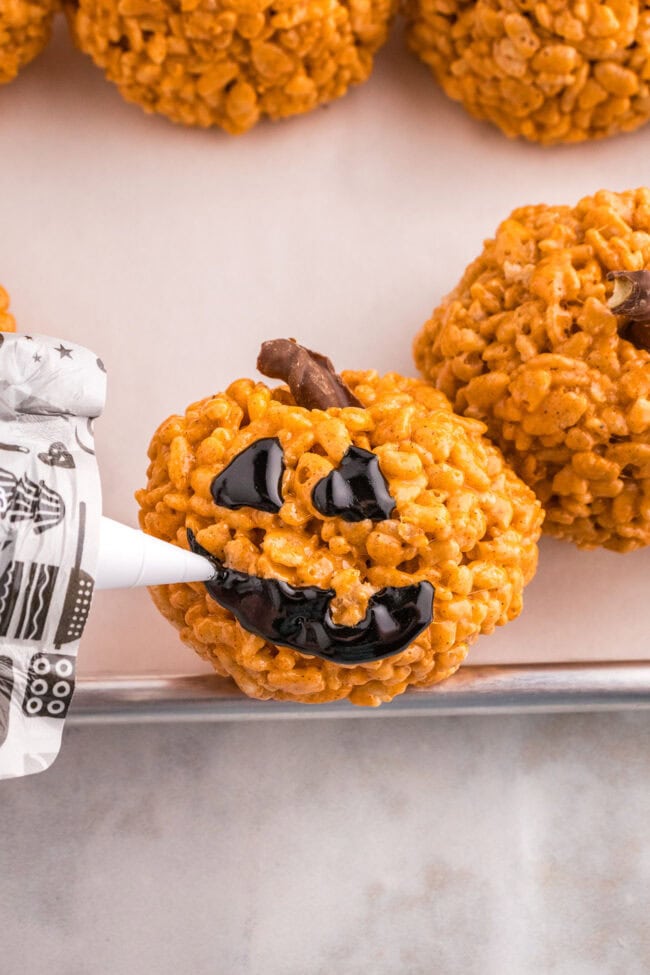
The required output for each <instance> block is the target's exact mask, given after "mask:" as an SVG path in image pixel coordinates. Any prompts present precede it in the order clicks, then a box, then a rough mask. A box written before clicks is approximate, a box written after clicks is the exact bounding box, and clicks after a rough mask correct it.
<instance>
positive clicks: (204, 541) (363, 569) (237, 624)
mask: <svg viewBox="0 0 650 975" xmlns="http://www.w3.org/2000/svg"><path fill="white" fill-rule="evenodd" d="M280 345H281V350H280V351H281V352H282V354H283V355H284V354H285V353H287V354H288V353H290V354H289V355H288V358H289V359H290V360H291V363H290V366H289V368H287V363H286V362H285V363H284V365H283V364H282V363H281V362H279V361H275V360H274V363H273V364H272V365H269V361H268V359H269V356H266V358H265V361H264V362H260V371H262V372H264V373H265V374H266V375H271V376H272V377H273V378H277V379H284V381H285V382H286V386H276V387H275V388H270V387H269V386H268V385H266V384H264V383H260V382H255V381H254V380H249V379H242V380H238V381H237V382H235V383H233V384H232V385H231V386H229V387H228V389H227V390H226V391H225V392H224V393H219V394H217V395H215V396H212V397H209V398H208V399H205V400H202V401H200V402H198V403H194V404H193V405H192V406H190V407H189V408H188V410H187V412H186V413H185V415H184V416H174V417H170V418H169V420H167V421H166V422H165V423H163V424H162V426H161V427H160V428H159V429H158V431H157V433H156V434H155V436H154V439H153V441H152V444H151V447H150V451H149V456H150V460H151V465H150V468H149V481H148V485H147V487H146V489H144V490H143V491H140V492H138V495H137V497H138V500H139V502H140V506H141V513H140V523H141V525H142V527H143V528H144V529H145V531H148V532H150V533H151V534H153V535H156V536H157V537H159V538H163V539H166V540H169V541H173V542H174V543H176V544H179V545H183V546H186V545H187V544H188V542H189V543H190V545H191V547H192V548H193V549H194V550H195V551H197V552H200V553H202V554H203V555H205V556H206V557H208V558H210V559H211V560H212V563H213V565H214V568H215V575H214V579H212V580H211V581H210V582H209V583H208V584H207V586H204V584H203V583H196V584H192V585H187V584H179V585H176V586H161V587H156V588H155V589H154V590H153V593H152V595H153V597H154V600H155V602H156V604H157V605H158V606H159V608H160V609H161V611H162V612H163V613H164V615H165V616H166V617H167V618H168V619H169V620H171V621H172V622H173V623H174V625H176V626H177V627H178V628H179V629H180V631H181V635H182V638H183V639H184V640H185V641H186V642H188V643H189V644H190V645H191V646H192V647H194V648H195V649H196V650H197V652H198V653H199V654H200V655H201V656H203V657H205V658H206V659H207V660H209V661H210V662H211V664H212V665H213V667H214V668H215V670H217V672H218V673H220V674H223V675H230V676H231V677H233V678H234V680H235V681H236V682H237V684H238V685H239V687H240V688H241V689H242V690H244V691H245V692H246V693H247V694H249V695H251V696H253V697H259V698H270V697H273V698H280V699H284V700H297V701H304V702H312V703H313V702H321V701H332V700H337V699H341V698H345V697H347V698H349V699H350V700H351V701H352V702H353V703H356V704H366V705H374V704H379V703H381V702H382V701H386V700H390V699H391V698H392V697H394V696H395V695H396V694H400V693H402V691H404V690H405V689H406V687H408V686H409V685H415V686H418V687H425V686H428V685H430V684H433V683H436V682H437V681H440V680H442V679H444V678H445V677H447V676H449V674H451V673H453V672H454V671H455V670H456V669H457V668H458V666H459V665H460V663H461V662H462V660H463V659H464V657H465V655H466V653H467V649H468V646H469V644H470V643H471V642H473V640H474V639H475V638H476V637H477V636H478V634H479V633H480V632H490V631H491V630H492V629H493V628H494V627H495V626H496V625H499V624H501V623H505V622H507V621H508V620H509V619H513V618H514V617H515V616H516V615H518V613H519V611H520V609H521V602H522V599H521V597H522V589H523V586H524V584H525V582H527V581H528V580H529V578H530V577H531V576H532V574H533V572H534V568H535V564H536V556H537V546H536V542H537V537H538V535H539V530H540V521H541V512H540V506H539V504H538V503H537V502H536V501H535V499H534V497H533V494H532V492H531V491H529V489H527V488H526V487H525V486H524V485H523V484H522V482H521V481H519V480H518V478H517V477H515V475H514V474H513V473H512V471H511V470H509V468H507V467H506V465H505V464H504V462H503V458H502V457H501V455H500V454H499V452H498V451H497V450H496V449H495V448H494V447H492V446H491V445H490V444H489V443H488V442H487V441H485V440H484V439H483V438H482V436H481V432H482V427H481V425H480V424H478V423H476V422H474V421H469V420H465V419H463V418H460V417H457V416H455V415H454V414H453V412H452V411H451V408H450V406H449V403H448V401H447V400H446V399H445V397H444V396H443V395H442V394H441V393H439V392H438V391H436V390H435V389H434V388H433V387H432V386H431V384H430V383H427V382H424V381H422V380H414V379H407V378H404V377H402V376H398V375H397V374H390V375H387V376H384V377H379V376H378V375H377V374H376V373H374V372H357V373H344V374H343V376H342V380H344V382H342V380H341V379H340V378H339V377H338V376H336V374H334V373H333V371H332V372H330V371H329V370H331V364H330V365H329V366H328V365H327V361H326V360H323V359H322V357H318V356H316V355H315V354H314V353H307V352H306V350H300V347H299V346H294V345H292V344H291V343H284V344H282V343H280ZM287 347H288V349H287ZM276 351H277V350H276ZM271 358H272V357H271ZM279 358H282V356H279ZM287 387H288V388H287Z"/></svg>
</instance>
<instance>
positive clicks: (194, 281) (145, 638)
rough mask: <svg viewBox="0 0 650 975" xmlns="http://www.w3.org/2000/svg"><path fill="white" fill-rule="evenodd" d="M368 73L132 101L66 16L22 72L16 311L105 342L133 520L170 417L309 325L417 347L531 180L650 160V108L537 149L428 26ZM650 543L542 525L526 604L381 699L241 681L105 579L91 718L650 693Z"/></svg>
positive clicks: (619, 176) (87, 666)
mask: <svg viewBox="0 0 650 975" xmlns="http://www.w3.org/2000/svg"><path fill="white" fill-rule="evenodd" d="M401 35H402V29H401V26H400V25H399V23H398V24H397V25H396V26H395V29H394V31H393V34H392V38H391V40H390V42H389V44H388V45H387V47H386V48H385V49H384V50H383V51H382V52H380V54H379V56H378V58H377V62H376V68H375V71H374V73H373V75H372V77H371V79H370V80H369V81H368V83H367V84H365V85H363V86H362V87H360V88H358V89H356V90H355V91H353V92H351V93H350V94H349V95H347V96H346V97H345V98H344V99H342V100H340V101H339V102H337V103H336V104H333V105H331V106H329V107H328V109H327V110H326V111H315V112H312V113H311V114H309V115H307V116H304V117H302V118H296V119H294V120H291V121H287V122H283V123H277V124H275V125H270V124H265V125H260V126H258V127H257V128H256V129H255V130H254V131H252V132H251V133H249V134H247V135H246V136H243V137H241V138H231V137H227V136H225V135H223V134H221V133H219V132H206V131H198V130H196V131H195V130H189V129H183V128H181V127H178V126H174V125H172V124H170V123H169V122H167V121H166V120H164V119H162V118H155V117H151V116H146V115H144V114H143V113H142V112H141V111H140V110H139V109H138V108H137V107H134V106H131V105H128V104H127V103H126V102H124V101H123V100H122V99H121V97H120V96H119V94H118V93H117V91H116V90H115V88H114V87H112V86H111V85H109V84H108V83H107V82H106V81H105V80H104V79H103V76H102V74H101V72H100V71H98V70H97V69H96V68H95V67H94V66H93V65H92V63H91V62H90V60H89V59H87V58H85V57H83V56H82V55H81V54H79V53H78V52H76V51H75V50H74V49H73V47H72V45H71V43H70V41H69V39H68V37H67V34H66V31H65V29H64V26H63V22H62V20H59V23H58V27H57V30H56V31H55V37H54V39H53V42H52V44H51V45H50V47H49V48H48V49H47V51H46V52H45V53H44V54H43V55H42V56H41V57H39V58H38V59H37V60H36V61H35V62H34V63H33V64H32V65H31V66H30V67H28V68H27V69H26V70H25V71H24V72H22V73H21V75H20V76H19V78H18V79H17V81H15V82H14V83H12V84H11V85H5V86H3V87H2V89H1V90H0V102H1V108H2V131H3V136H4V139H3V148H2V152H1V153H0V185H2V186H5V187H9V188H10V189H11V191H10V192H7V193H5V194H3V201H2V226H3V233H2V240H1V241H0V281H1V283H2V284H3V285H4V286H5V287H6V288H7V289H8V291H9V292H10V295H11V297H12V310H13V311H14V313H15V315H16V318H17V321H18V325H19V327H20V328H21V329H22V330H24V331H27V332H34V333H38V332H43V333H49V334H51V335H55V336H57V335H58V336H60V337H62V338H68V339H71V340H73V341H77V342H80V343H82V344H86V345H88V346H89V347H91V348H92V349H94V350H95V351H96V352H97V354H98V355H100V356H101V358H102V360H103V362H104V363H105V365H106V367H107V371H108V401H107V406H106V410H105V413H104V415H103V417H102V418H101V419H100V420H99V421H98V422H97V423H96V443H97V453H98V458H99V461H100V468H101V471H102V482H103V495H104V511H105V513H106V514H107V515H109V516H111V517H113V518H116V519H118V520H121V521H124V522H126V523H129V524H134V523H135V517H136V511H135V504H134V501H133V492H134V490H135V489H136V488H137V487H140V486H141V485H142V484H143V482H144V477H145V469H146V447H147V443H148V441H149V438H150V436H151V433H152V431H153V430H154V429H155V428H156V426H157V425H158V423H159V422H160V421H161V420H162V419H164V418H165V417H166V416H168V415H169V414H170V413H173V412H178V411H182V410H183V409H184V408H185V406H186V405H187V404H188V403H191V402H193V401H195V400H196V399H198V398H200V397H201V396H205V395H209V394H211V393H213V392H215V391H216V390H218V389H220V388H223V387H224V386H225V385H227V384H228V382H230V381H231V380H232V379H234V378H237V377H239V376H243V375H254V363H255V360H256V355H257V351H258V348H259V345H260V343H261V341H263V340H264V339H267V338H274V337H277V336H279V335H282V334H284V335H294V336H295V337H296V338H298V339H299V340H301V341H303V342H304V343H305V344H306V345H308V346H310V347H312V348H315V349H319V350H320V351H322V352H325V353H327V354H328V355H330V356H331V357H332V359H333V360H334V362H335V364H336V365H337V367H338V368H345V367H348V368H370V367H373V368H376V369H378V370H380V371H387V370H391V369H396V370H398V371H400V372H402V373H404V374H409V373H412V371H413V363H412V358H411V351H410V346H411V340H412V338H413V336H414V334H415V332H416V330H417V329H418V328H419V327H420V325H421V324H422V322H423V321H424V320H425V319H426V318H427V317H428V315H429V313H430V311H431V308H432V307H433V306H434V304H435V303H437V302H438V301H439V300H440V298H441V297H442V295H443V294H445V293H446V292H447V291H448V290H449V289H450V288H451V287H453V286H454V284H455V283H456V282H457V280H458V279H459V277H460V275H461V274H462V271H463V269H464V267H465V266H466V264H467V263H468V262H469V261H470V260H472V259H473V258H474V257H475V256H476V255H477V253H478V252H479V251H480V248H481V244H482V240H483V239H484V238H485V237H488V236H489V235H490V234H491V233H492V232H493V231H494V229H495V227H496V226H497V224H498V223H499V222H500V220H502V219H503V218H504V217H506V216H507V215H508V213H509V212H510V211H511V210H512V209H513V208H514V207H516V206H520V205H523V204H528V203H538V202H542V201H545V202H549V203H556V202H567V203H573V202H575V201H577V200H578V199H579V198H580V197H581V196H583V195H585V194H588V193H592V192H595V191H596V190H597V189H600V188H602V187H609V188H612V189H623V188H626V187H634V186H638V185H642V184H643V183H644V182H645V181H646V179H647V159H648V157H649V155H650V126H646V127H645V128H644V129H641V130H639V131H638V132H636V133H634V134H632V135H630V136H622V137H619V138H616V139H613V140H610V141H606V142H601V143H599V144H593V145H588V144H584V145H577V146H571V147H558V148H555V149H541V148H540V147H538V146H532V145H526V144H524V143H513V142H509V141H508V140H506V139H505V138H504V137H503V136H501V135H500V134H499V133H498V132H497V131H496V130H494V129H492V128H491V127H490V126H488V125H481V124H479V123H477V122H475V121H474V120H472V119H470V118H469V117H468V116H467V115H466V114H465V113H464V111H463V110H462V109H461V108H460V107H459V106H457V105H455V104H454V103H452V102H451V101H449V100H448V99H447V98H446V97H445V96H444V95H443V94H442V93H441V92H440V91H439V90H438V89H437V88H436V86H435V85H434V84H433V82H432V80H431V78H430V75H429V73H428V71H427V69H426V68H424V67H423V66H422V65H421V64H419V63H418V62H417V61H416V60H415V59H413V58H412V57H410V56H409V55H408V53H407V52H406V49H405V45H404V42H403V39H402V36H401ZM648 578H650V549H648V550H644V551H640V552H635V553H632V554H630V555H625V556H620V555H615V554H613V553H609V552H603V551H597V552H579V551H578V550H577V549H575V548H574V547H573V546H571V545H569V544H562V543H559V542H554V541H551V540H548V539H545V540H544V542H543V544H542V546H541V558H540V568H539V572H538V574H537V576H536V578H535V580H534V581H533V583H532V584H531V585H530V586H529V587H528V589H527V591H526V598H525V609H524V613H523V614H522V616H521V617H520V618H519V619H518V620H516V621H515V622H513V623H510V624H509V625H508V626H506V627H503V628H502V629H500V630H498V631H497V632H496V633H494V634H493V635H491V636H485V637H482V638H481V639H480V640H479V641H478V642H477V643H476V644H475V646H474V647H473V648H472V650H471V652H470V656H469V658H468V661H467V665H466V666H464V667H463V668H462V669H461V671H460V672H459V673H458V674H457V675H456V676H454V677H453V678H451V679H450V680H449V681H447V682H446V683H444V684H442V685H439V686H438V687H436V688H434V689H432V690H431V691H428V692H418V693H414V692H411V693H407V694H405V695H404V696H402V697H400V698H397V699H396V700H395V701H394V702H393V703H391V704H389V705H383V706H382V707H380V708H378V709H364V708H357V707H354V706H352V705H349V704H347V703H345V702H344V703H337V704H331V705H319V706H301V705H296V704H286V703H272V702H268V703H264V702H258V701H250V700H248V699H246V698H244V697H243V696H242V695H241V694H240V693H239V692H238V691H236V689H234V688H233V687H232V685H230V684H229V683H228V682H224V681H222V680H220V679H218V678H216V677H214V676H213V675H212V673H211V671H210V669H209V667H207V666H206V665H205V664H204V663H203V662H202V661H200V660H199V659H198V658H197V657H196V656H195V655H194V654H193V653H192V652H191V651H190V650H188V649H186V648H184V647H183V646H182V645H181V644H180V641H179V640H178V636H177V634H176V633H175V632H174V631H173V630H172V628H171V627H170V626H169V625H168V624H167V623H166V622H165V621H164V620H163V619H162V618H161V617H160V616H159V615H158V614H157V613H156V611H155V609H154V608H153V606H152V604H151V602H150V600H149V599H148V597H147V594H146V593H145V592H121V593H100V594H98V595H97V596H96V598H95V600H94V602H93V606H92V611H91V614H90V619H89V623H88V627H87V629H86V632H85V634H84V639H83V641H82V645H81V650H80V659H79V681H78V690H77V694H76V696H75V700H74V704H73V709H72V711H71V717H72V720H75V721H77V722H90V721H118V720H119V721H126V720H135V719H137V720H151V719H171V718H185V719H193V720H196V719H201V720H202V719H206V720H207V719H210V720H217V719H223V720H225V719H228V720H230V719H232V720H235V719H237V720H252V719H266V718H277V717H305V716H307V717H313V718H315V717H343V716H345V717H347V716H354V717H370V716H373V717H390V716H392V715H398V714H408V715H436V714H452V713H466V712H476V713H485V712H492V711H514V710H565V709H585V708H596V707H598V708H600V707H616V708H619V707H641V706H647V704H648V701H649V700H650V640H649V639H648V634H649V633H650V600H649V599H648V598H647V595H646V589H647V584H646V580H647V579H648Z"/></svg>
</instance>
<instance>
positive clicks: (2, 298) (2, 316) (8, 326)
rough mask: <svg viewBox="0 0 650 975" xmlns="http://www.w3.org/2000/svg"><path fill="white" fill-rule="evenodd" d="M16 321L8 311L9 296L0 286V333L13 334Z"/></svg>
mask: <svg viewBox="0 0 650 975" xmlns="http://www.w3.org/2000/svg"><path fill="white" fill-rule="evenodd" d="M15 331H16V321H15V319H14V316H13V315H12V314H11V312H10V311H9V295H8V294H7V292H6V291H5V289H4V288H3V287H2V285H0V332H15Z"/></svg>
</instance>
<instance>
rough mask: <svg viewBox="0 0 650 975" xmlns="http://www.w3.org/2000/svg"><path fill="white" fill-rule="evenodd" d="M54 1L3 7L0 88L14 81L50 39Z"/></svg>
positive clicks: (9, 2)
mask: <svg viewBox="0 0 650 975" xmlns="http://www.w3.org/2000/svg"><path fill="white" fill-rule="evenodd" d="M57 8H58V3H56V2H53V0H2V2H1V3H0V85H1V84H6V83H7V82H8V81H13V79H14V78H15V77H16V75H17V74H18V72H19V71H20V69H21V68H23V67H24V66H25V65H26V64H29V62H30V61H32V60H33V59H34V58H35V57H36V55H37V54H40V52H41V51H42V50H43V48H44V47H45V45H46V44H47V42H48V41H49V39H50V32H51V30H52V18H53V16H54V12H55V11H56V10H57Z"/></svg>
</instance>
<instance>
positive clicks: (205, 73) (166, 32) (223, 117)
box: [67, 0, 396, 135]
mask: <svg viewBox="0 0 650 975" xmlns="http://www.w3.org/2000/svg"><path fill="white" fill-rule="evenodd" d="M395 6H396V0H300V2H296V0H74V2H72V0H68V4H67V12H68V18H69V22H70V24H71V27H72V31H73V34H74V37H75V40H76V43H77V45H78V46H79V47H80V48H81V49H82V50H83V51H85V52H86V53H87V54H90V56H91V57H92V58H93V60H94V61H95V63H96V64H97V65H98V66H99V67H100V68H102V69H103V70H104V71H105V73H106V77H107V78H108V79H109V81H113V82H114V83H115V84H116V85H117V86H118V88H119V89H120V91H121V93H122V94H123V96H124V97H125V98H126V99H127V100H128V101H131V102H136V103H137V104H138V105H140V106H141V107H142V108H144V110H145V111H147V112H160V113H161V114H163V115H166V116H167V117H168V118H170V119H172V121H174V122H180V123H182V124H184V125H199V126H203V127H207V126H211V125H219V126H221V128H223V129H225V130H226V131H227V132H230V133H232V134H235V135H236V134H239V133H241V132H246V131H247V130H248V129H250V128H251V127H252V126H253V125H255V123H256V122H257V121H258V120H259V119H260V118H262V117H264V116H266V117H268V118H271V119H279V118H285V117H286V116H288V115H297V114H300V113H302V112H308V111H310V109H312V108H315V107H316V106H317V105H322V104H324V103H326V102H330V101H332V99H334V98H339V97H340V96H341V95H344V94H345V92H346V91H347V89H348V87H349V86H350V85H356V84H360V83H361V82H363V81H365V80H366V79H367V78H368V76H369V74H370V72H371V69H372V61H373V55H374V53H375V51H377V49H378V48H379V47H381V45H382V44H383V43H384V41H385V40H386V35H387V30H388V25H389V23H390V20H391V18H392V16H393V14H394V10H395Z"/></svg>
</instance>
